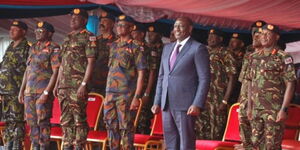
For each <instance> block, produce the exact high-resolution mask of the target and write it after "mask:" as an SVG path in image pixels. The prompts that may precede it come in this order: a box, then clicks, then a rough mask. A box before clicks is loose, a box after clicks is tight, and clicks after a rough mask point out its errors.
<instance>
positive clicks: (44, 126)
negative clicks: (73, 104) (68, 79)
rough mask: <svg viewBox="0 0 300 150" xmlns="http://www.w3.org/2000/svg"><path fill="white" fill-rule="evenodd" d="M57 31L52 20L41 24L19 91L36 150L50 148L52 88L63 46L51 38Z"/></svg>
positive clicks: (38, 25) (36, 31) (38, 27)
mask: <svg viewBox="0 0 300 150" xmlns="http://www.w3.org/2000/svg"><path fill="white" fill-rule="evenodd" d="M53 33H54V27H53V26H52V25H51V24H49V23H48V22H39V23H38V24H37V29H36V30H35V35H36V39H37V42H36V43H34V44H33V45H32V46H31V48H30V51H29V57H28V60H27V68H26V72H25V74H24V77H23V82H22V86H21V89H20V93H19V101H20V103H25V116H26V120H27V124H28V125H29V127H30V138H31V142H32V148H33V150H48V149H49V144H50V118H51V114H52V113H51V109H52V102H53V98H54V97H53V95H52V89H53V87H54V85H55V82H56V78H57V74H58V68H59V52H60V47H59V45H58V44H56V43H54V42H52V41H51V38H52V35H53ZM24 95H25V97H24Z"/></svg>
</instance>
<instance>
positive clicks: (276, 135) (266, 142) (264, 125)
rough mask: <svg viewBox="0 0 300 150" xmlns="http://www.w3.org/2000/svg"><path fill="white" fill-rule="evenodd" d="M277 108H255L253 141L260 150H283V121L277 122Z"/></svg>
mask: <svg viewBox="0 0 300 150" xmlns="http://www.w3.org/2000/svg"><path fill="white" fill-rule="evenodd" d="M277 112H278V111H275V110H255V109H254V110H253V112H252V113H253V114H252V116H253V120H252V121H251V126H252V138H251V139H252V143H253V146H254V147H255V148H258V149H259V150H281V142H282V136H283V131H284V124H283V122H276V117H277Z"/></svg>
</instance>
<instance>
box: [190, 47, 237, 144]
mask: <svg viewBox="0 0 300 150" xmlns="http://www.w3.org/2000/svg"><path fill="white" fill-rule="evenodd" d="M208 52H209V54H210V71H211V83H210V89H209V92H208V96H207V100H206V103H205V110H204V111H202V112H201V115H200V116H199V117H197V118H196V124H195V131H196V137H197V139H206V140H221V139H222V137H223V132H224V130H225V126H226V119H227V110H226V109H225V110H224V111H222V112H220V110H219V107H220V105H221V104H222V100H223V97H224V95H225V92H226V87H227V83H228V75H229V74H232V75H235V74H236V73H237V70H236V64H235V59H234V57H233V55H232V53H231V52H229V51H226V49H225V48H224V47H219V48H214V49H212V48H210V47H208Z"/></svg>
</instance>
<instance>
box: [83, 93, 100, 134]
mask: <svg viewBox="0 0 300 150" xmlns="http://www.w3.org/2000/svg"><path fill="white" fill-rule="evenodd" d="M103 101H104V98H103V96H102V95H100V94H98V93H89V95H88V103H87V107H86V115H87V122H88V124H89V127H90V128H93V129H94V130H96V128H97V125H98V122H99V118H100V114H101V112H102V109H103Z"/></svg>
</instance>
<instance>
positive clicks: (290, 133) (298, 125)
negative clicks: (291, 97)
mask: <svg viewBox="0 0 300 150" xmlns="http://www.w3.org/2000/svg"><path fill="white" fill-rule="evenodd" d="M299 115H300V106H299V105H295V104H291V105H290V106H289V109H288V118H287V120H286V121H285V122H284V124H285V129H284V135H283V139H284V140H287V139H290V140H297V138H298V136H299V129H300V117H299Z"/></svg>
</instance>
